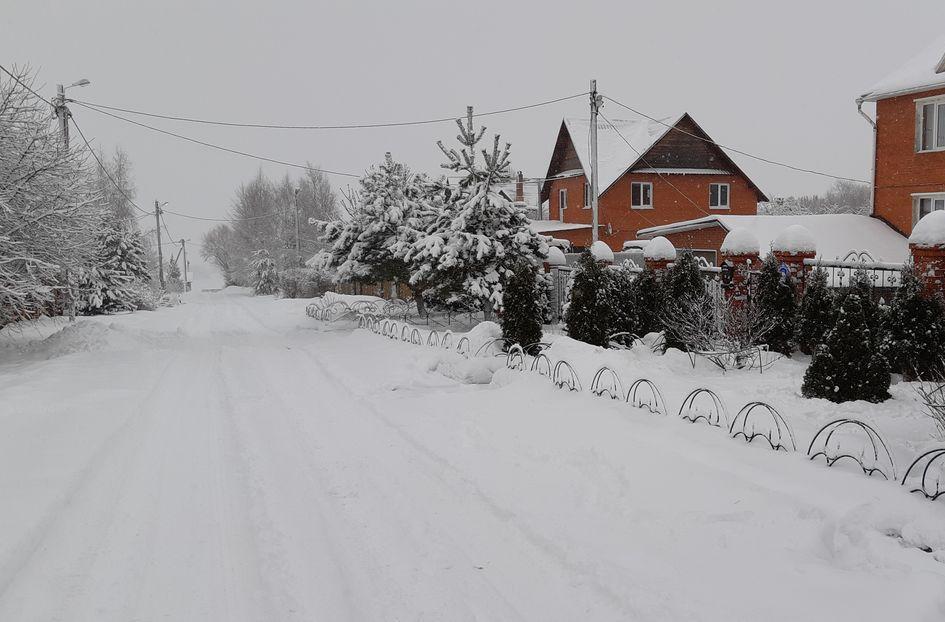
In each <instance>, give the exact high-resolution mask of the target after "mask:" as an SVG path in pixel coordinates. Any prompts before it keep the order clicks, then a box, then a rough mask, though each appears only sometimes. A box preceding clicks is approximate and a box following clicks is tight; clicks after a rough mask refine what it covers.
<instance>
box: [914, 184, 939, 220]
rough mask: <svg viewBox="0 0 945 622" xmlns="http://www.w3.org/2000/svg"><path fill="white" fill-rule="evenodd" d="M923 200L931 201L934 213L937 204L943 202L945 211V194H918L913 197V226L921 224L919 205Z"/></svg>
mask: <svg viewBox="0 0 945 622" xmlns="http://www.w3.org/2000/svg"><path fill="white" fill-rule="evenodd" d="M922 199H929V200H930V201H931V202H932V211H933V212H934V211H937V210H936V209H935V202H936V201H941V202H942V208H943V209H945V192H916V193H914V194H913V195H912V224H913V226H914V225H915V224H916V223H917V222H919V205H920V202H921V200H922Z"/></svg>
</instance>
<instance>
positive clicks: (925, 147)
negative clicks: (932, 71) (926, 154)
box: [915, 97, 945, 152]
mask: <svg viewBox="0 0 945 622" xmlns="http://www.w3.org/2000/svg"><path fill="white" fill-rule="evenodd" d="M915 122H916V132H915V134H916V151H918V152H922V151H941V150H943V149H945V98H942V97H937V98H935V99H920V100H918V101H917V102H916V118H915Z"/></svg>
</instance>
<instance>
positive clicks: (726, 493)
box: [0, 291, 945, 622]
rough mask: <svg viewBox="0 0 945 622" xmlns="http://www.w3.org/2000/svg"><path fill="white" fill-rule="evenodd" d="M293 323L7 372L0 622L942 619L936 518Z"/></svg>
mask: <svg viewBox="0 0 945 622" xmlns="http://www.w3.org/2000/svg"><path fill="white" fill-rule="evenodd" d="M303 307H304V302H302V301H285V300H282V301H273V300H272V299H271V298H268V297H266V298H252V297H249V296H246V295H243V294H241V293H239V292H233V291H228V292H225V293H219V294H194V295H193V296H192V297H191V298H190V300H189V302H188V304H185V305H183V306H181V307H178V308H176V309H170V310H161V311H159V312H155V313H137V314H134V315H129V316H118V317H110V318H95V319H92V320H84V321H80V322H78V323H77V324H75V325H71V326H66V328H65V329H64V330H62V331H61V332H58V333H56V334H53V335H52V336H51V337H49V338H48V339H46V340H45V341H39V340H37V341H35V342H34V343H27V344H25V345H22V346H20V347H18V348H17V349H15V350H14V349H13V348H7V349H6V350H0V357H2V358H0V621H8V620H9V621H17V622H19V621H33V620H36V621H39V620H42V621H46V620H64V621H65V620H68V621H86V620H87V621H93V620H94V621H111V620H114V621H127V620H175V621H176V620H188V621H189V620H220V621H227V622H229V621H243V620H246V621H249V620H253V621H257V620H331V621H335V620H543V621H545V620H725V621H731V620H759V619H764V620H767V621H771V620H799V619H808V620H828V619H829V620H857V621H864V620H877V621H879V620H883V621H889V620H929V621H931V620H942V619H943V618H945V504H942V503H938V504H933V503H930V502H927V501H925V500H921V499H917V498H914V497H910V496H908V495H907V494H906V493H905V492H904V491H902V490H900V489H899V488H898V487H896V486H893V485H887V484H884V483H882V482H878V481H875V480H869V479H867V478H865V477H863V476H861V475H858V474H853V473H848V472H842V471H839V470H836V469H826V468H824V467H823V465H822V464H812V463H809V462H808V461H807V460H806V459H805V458H804V457H803V456H801V455H784V454H779V455H775V454H773V453H772V452H770V451H766V450H764V449H761V448H760V447H758V446H747V445H745V444H744V443H736V442H734V441H732V440H730V439H728V438H726V436H725V435H724V434H721V433H717V431H715V430H709V429H707V428H706V427H704V426H693V425H688V424H683V423H681V422H679V421H678V420H674V419H673V418H671V417H655V416H650V415H648V414H645V413H643V412H642V411H640V412H638V411H634V410H632V409H628V408H627V406H626V405H625V404H620V403H611V402H608V401H606V400H600V399H594V398H591V397H589V396H588V395H586V394H584V395H578V394H567V393H565V392H562V391H556V390H555V389H554V388H553V387H552V386H551V384H550V383H549V382H547V380H544V379H541V378H538V377H535V376H532V375H528V374H518V375H512V374H505V373H502V372H500V374H499V378H498V380H501V382H498V381H497V382H495V383H493V384H491V385H467V384H462V383H459V382H457V381H455V380H451V379H449V378H447V377H446V376H444V375H442V374H440V373H437V372H436V371H435V369H436V368H437V366H438V365H442V364H443V363H444V361H445V362H446V363H450V361H449V360H446V359H449V357H450V356H451V355H449V354H448V353H442V352H436V351H431V350H429V349H424V348H415V347H411V346H408V345H407V344H403V343H400V342H392V341H388V340H384V339H381V338H379V337H377V336H375V335H373V334H370V333H367V332H365V331H355V332H350V331H331V330H329V329H328V327H326V326H324V325H321V324H319V323H317V322H314V321H313V320H310V319H309V318H307V317H305V316H304V313H303V312H302V309H303ZM457 364H458V363H457ZM923 549H925V550H923ZM929 550H931V552H928V551H929Z"/></svg>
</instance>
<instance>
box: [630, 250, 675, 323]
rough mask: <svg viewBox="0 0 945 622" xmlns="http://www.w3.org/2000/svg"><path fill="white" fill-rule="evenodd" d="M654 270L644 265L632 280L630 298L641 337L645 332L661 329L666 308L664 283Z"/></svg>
mask: <svg viewBox="0 0 945 622" xmlns="http://www.w3.org/2000/svg"><path fill="white" fill-rule="evenodd" d="M663 281H664V279H662V278H660V276H659V275H658V274H656V272H655V271H653V270H652V269H651V268H649V267H644V268H643V271H642V272H640V273H639V274H638V275H637V278H635V279H634V280H633V291H632V294H631V299H632V301H633V308H634V310H635V314H636V321H637V334H638V335H639V336H640V337H642V336H643V335H646V334H647V333H653V332H658V331H661V330H663V321H662V318H663V317H664V315H665V312H666V311H665V309H666V299H667V292H666V289H667V288H666V285H665V283H664V282H663Z"/></svg>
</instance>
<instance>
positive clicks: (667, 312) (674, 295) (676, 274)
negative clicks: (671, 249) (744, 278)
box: [661, 252, 705, 350]
mask: <svg viewBox="0 0 945 622" xmlns="http://www.w3.org/2000/svg"><path fill="white" fill-rule="evenodd" d="M666 293H667V297H666V305H665V307H664V311H663V314H662V315H661V318H662V319H663V320H666V319H668V318H667V316H673V315H677V314H682V315H688V314H690V313H691V312H692V311H693V309H694V307H695V306H698V305H701V303H702V301H703V299H704V297H705V282H704V281H703V279H702V272H701V271H700V270H699V262H698V261H697V260H696V258H695V256H694V255H693V254H692V253H691V252H682V253H679V254H678V255H677V257H676V261H675V262H674V263H673V267H672V268H670V270H669V273H668V274H667V283H666ZM663 323H664V328H665V324H666V323H665V321H664V322H663ZM665 347H666V348H678V349H680V350H685V349H687V348H688V346H687V344H685V343H684V342H683V339H682V338H681V336H680V335H677V334H675V331H671V330H667V331H666V342H665Z"/></svg>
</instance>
